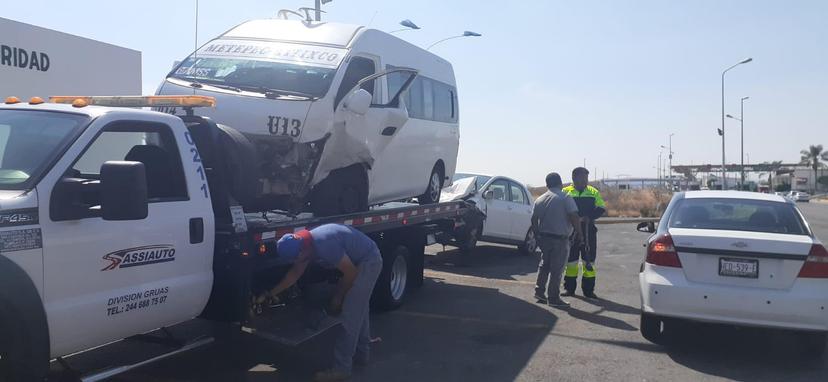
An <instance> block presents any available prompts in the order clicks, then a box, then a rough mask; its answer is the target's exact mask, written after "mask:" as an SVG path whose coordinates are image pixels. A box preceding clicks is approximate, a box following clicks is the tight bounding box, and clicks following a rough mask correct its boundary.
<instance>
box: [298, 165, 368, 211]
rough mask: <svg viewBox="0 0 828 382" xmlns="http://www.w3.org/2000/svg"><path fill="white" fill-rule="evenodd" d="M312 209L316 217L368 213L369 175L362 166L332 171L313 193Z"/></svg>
mask: <svg viewBox="0 0 828 382" xmlns="http://www.w3.org/2000/svg"><path fill="white" fill-rule="evenodd" d="M310 203H311V205H310V208H311V211H312V212H313V214H314V215H316V216H333V215H345V214H352V213H356V212H363V211H368V175H367V174H366V173H365V168H364V167H362V165H361V164H354V165H351V166H348V167H345V168H341V169H337V170H334V171H331V173H330V175H328V177H327V178H325V180H323V181H321V182H319V184H317V185H316V187H314V188H313V192H312V193H311V200H310Z"/></svg>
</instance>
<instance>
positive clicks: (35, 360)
mask: <svg viewBox="0 0 828 382" xmlns="http://www.w3.org/2000/svg"><path fill="white" fill-rule="evenodd" d="M6 308H7V306H6V305H5V304H3V303H0V314H2V315H3V316H0V339H2V340H0V380H2V381H44V380H45V379H46V374H47V373H48V371H49V358H48V357H49V350H48V349H40V348H39V346H37V343H36V342H37V341H30V340H29V336H27V334H26V329H25V327H23V326H22V325H18V324H16V323H15V322H14V321H13V320H12V319H10V317H15V315H14V314H13V313H14V311H11V310H8V309H6ZM17 317H19V316H17Z"/></svg>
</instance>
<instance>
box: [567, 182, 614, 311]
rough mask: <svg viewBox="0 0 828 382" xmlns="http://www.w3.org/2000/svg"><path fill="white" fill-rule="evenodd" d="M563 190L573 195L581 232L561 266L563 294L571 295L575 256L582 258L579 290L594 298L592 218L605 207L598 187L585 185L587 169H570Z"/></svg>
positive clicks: (574, 284) (574, 282)
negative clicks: (568, 178) (569, 181)
mask: <svg viewBox="0 0 828 382" xmlns="http://www.w3.org/2000/svg"><path fill="white" fill-rule="evenodd" d="M563 192H564V193H566V194H567V195H569V196H571V197H572V198H573V199H575V204H576V205H577V206H578V215H579V216H580V217H581V230H582V232H584V236H585V237H583V238H582V240H581V242H580V243H578V244H576V245H573V246H572V247H571V248H570V250H569V259H568V261H567V263H566V269H565V270H564V292H563V293H561V295H563V296H573V295H574V294H575V289H576V288H577V286H578V273H579V272H578V271H579V267H578V262H579V261H578V260H579V259H580V260H581V261H582V266H583V276H582V277H581V290H582V291H583V292H584V296H585V297H588V298H598V296H597V295H596V294H595V255H596V253H597V251H596V247H597V242H598V240H597V233H598V228H597V227H595V220H596V219H598V218H599V217H601V216H602V215H604V212H606V210H607V207H606V204H605V203H604V199H603V198H601V193H600V192H598V189H596V188H595V187H592V186H590V185H589V170H587V169H586V168H583V167H576V168H575V169H574V170H572V185H570V186H566V187H564V189H563Z"/></svg>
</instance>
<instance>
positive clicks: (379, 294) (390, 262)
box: [371, 245, 411, 310]
mask: <svg viewBox="0 0 828 382" xmlns="http://www.w3.org/2000/svg"><path fill="white" fill-rule="evenodd" d="M392 248H393V249H392V250H391V251H390V252H387V253H383V255H382V272H381V273H380V275H379V278H378V279H377V284H376V285H374V293H373V294H372V295H371V305H372V306H374V307H376V308H379V309H380V310H394V309H397V308H399V307H400V306H402V304H403V302H404V301H405V298H406V296H407V295H408V290H409V286H410V285H409V284H410V283H409V281H410V273H411V272H410V267H411V256H410V253H409V251H408V248H406V247H405V246H402V245H400V246H396V247H392Z"/></svg>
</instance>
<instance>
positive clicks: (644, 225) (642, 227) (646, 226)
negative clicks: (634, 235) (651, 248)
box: [636, 222, 655, 233]
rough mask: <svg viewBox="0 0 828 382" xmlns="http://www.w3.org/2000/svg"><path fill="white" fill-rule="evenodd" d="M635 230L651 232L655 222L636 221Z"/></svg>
mask: <svg viewBox="0 0 828 382" xmlns="http://www.w3.org/2000/svg"><path fill="white" fill-rule="evenodd" d="M636 230H638V232H646V233H653V232H655V223H653V222H641V223H638V227H636Z"/></svg>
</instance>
